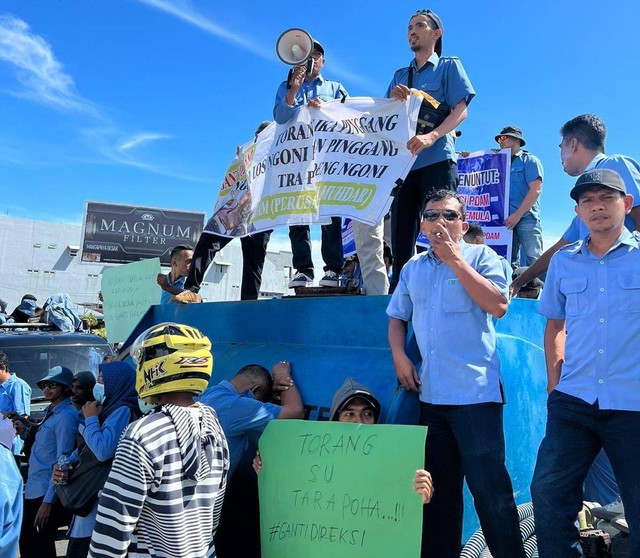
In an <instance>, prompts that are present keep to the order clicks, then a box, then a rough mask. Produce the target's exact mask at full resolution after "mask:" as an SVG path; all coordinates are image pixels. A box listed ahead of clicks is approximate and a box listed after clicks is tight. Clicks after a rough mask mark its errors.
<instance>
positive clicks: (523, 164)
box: [509, 149, 544, 219]
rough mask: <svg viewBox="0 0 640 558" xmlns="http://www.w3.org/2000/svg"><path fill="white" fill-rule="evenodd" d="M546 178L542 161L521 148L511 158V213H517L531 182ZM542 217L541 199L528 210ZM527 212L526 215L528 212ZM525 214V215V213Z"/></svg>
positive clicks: (537, 216)
mask: <svg viewBox="0 0 640 558" xmlns="http://www.w3.org/2000/svg"><path fill="white" fill-rule="evenodd" d="M538 178H539V179H540V180H544V170H543V168H542V163H541V162H540V159H538V158H537V157H536V156H535V155H532V154H531V153H529V152H528V151H524V150H523V149H521V150H520V151H518V152H517V153H516V154H515V157H512V158H511V173H510V178H509V213H515V212H516V211H518V208H519V207H520V206H521V205H522V202H523V201H524V198H525V197H526V196H527V194H528V193H529V190H530V188H529V184H531V183H532V182H533V181H534V180H536V179H538ZM527 213H530V214H531V215H533V216H534V217H535V218H536V219H540V199H537V200H536V203H534V204H533V206H532V207H531V209H530V210H529V211H527ZM527 213H525V215H526V214H527ZM523 216H524V215H523Z"/></svg>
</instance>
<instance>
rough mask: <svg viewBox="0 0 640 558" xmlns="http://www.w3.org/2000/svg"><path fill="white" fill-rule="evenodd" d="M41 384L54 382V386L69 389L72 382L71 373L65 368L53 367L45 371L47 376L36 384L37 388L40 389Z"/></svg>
mask: <svg viewBox="0 0 640 558" xmlns="http://www.w3.org/2000/svg"><path fill="white" fill-rule="evenodd" d="M43 382H55V383H56V384H62V385H63V386H66V387H68V388H70V387H71V382H73V372H71V370H69V369H68V368H67V367H66V366H54V367H53V368H50V369H49V370H48V371H47V375H46V376H45V377H44V378H42V380H40V381H39V382H38V387H39V388H40V389H42V386H41V385H40V384H42V383H43Z"/></svg>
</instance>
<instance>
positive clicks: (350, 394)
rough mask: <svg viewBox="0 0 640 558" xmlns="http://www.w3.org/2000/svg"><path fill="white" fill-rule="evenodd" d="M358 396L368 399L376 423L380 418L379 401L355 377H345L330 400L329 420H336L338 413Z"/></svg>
mask: <svg viewBox="0 0 640 558" xmlns="http://www.w3.org/2000/svg"><path fill="white" fill-rule="evenodd" d="M355 398H360V399H364V400H365V401H368V402H369V403H370V404H371V406H372V407H373V414H374V416H375V419H376V423H377V422H378V420H379V419H380V402H379V401H378V400H377V399H376V398H375V396H374V395H373V393H372V392H371V390H370V389H369V388H368V387H367V386H365V385H363V384H361V383H360V382H358V380H356V379H355V378H347V379H346V380H345V381H344V384H342V387H341V388H340V389H339V390H338V391H336V394H335V395H334V396H333V401H332V402H331V410H330V411H329V420H338V414H339V413H340V411H341V410H342V409H343V408H344V406H345V405H346V404H347V403H349V401H351V400H352V399H355Z"/></svg>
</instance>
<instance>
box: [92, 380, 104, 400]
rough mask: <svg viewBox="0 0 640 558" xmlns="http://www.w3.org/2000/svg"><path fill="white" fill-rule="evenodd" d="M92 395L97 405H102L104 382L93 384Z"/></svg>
mask: <svg viewBox="0 0 640 558" xmlns="http://www.w3.org/2000/svg"><path fill="white" fill-rule="evenodd" d="M93 397H94V399H95V400H96V402H97V403H98V405H102V404H103V403H104V399H105V397H104V384H96V385H95V386H93Z"/></svg>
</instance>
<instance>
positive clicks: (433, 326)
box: [387, 190, 525, 558]
mask: <svg viewBox="0 0 640 558" xmlns="http://www.w3.org/2000/svg"><path fill="white" fill-rule="evenodd" d="M465 210H466V208H465V205H464V202H463V201H462V198H460V196H458V195H457V194H456V193H455V192H452V191H450V190H438V191H436V192H434V193H432V194H431V195H430V196H429V197H428V198H427V203H426V207H425V210H424V212H423V214H422V222H421V225H420V230H421V231H422V233H423V234H424V235H425V236H426V237H427V238H428V239H429V243H430V247H429V248H428V249H427V250H426V251H425V252H423V253H421V254H418V255H416V256H414V257H413V258H412V259H411V260H409V262H408V263H407V264H406V265H405V266H404V268H403V269H402V273H401V274H400V279H399V282H398V286H397V288H396V290H395V292H394V293H393V297H392V298H391V302H390V303H389V306H388V308H387V314H388V315H389V316H390V318H391V319H390V322H389V344H390V346H391V352H392V355H393V362H394V367H395V370H396V374H397V376H398V381H399V382H400V383H401V384H402V386H403V387H404V388H405V389H406V390H412V391H415V392H417V393H418V394H419V397H420V423H421V424H423V425H425V426H428V427H429V432H428V435H427V443H426V451H425V469H427V470H428V471H430V472H431V475H432V478H433V484H434V486H437V487H438V490H436V491H435V492H434V495H433V499H432V501H431V504H430V505H429V506H426V507H425V510H424V524H423V548H422V557H423V558H425V557H426V558H454V557H456V558H457V557H458V556H459V555H460V543H461V539H462V510H463V498H462V486H463V479H464V478H465V477H466V480H467V484H468V486H469V489H470V491H471V494H472V495H473V499H474V502H475V506H476V511H477V512H478V517H479V519H480V525H481V526H482V530H483V532H484V535H485V538H486V540H487V543H488V545H489V549H490V551H491V554H492V556H494V558H524V556H525V554H524V549H523V546H522V540H521V536H520V528H519V525H518V513H517V510H516V505H515V502H514V499H513V488H512V485H511V479H510V478H509V473H508V472H507V469H506V467H505V463H504V459H505V448H504V435H503V424H502V405H503V403H504V399H503V396H502V385H501V380H500V360H499V359H498V353H497V349H496V332H495V328H494V325H493V319H492V317H496V318H500V317H502V316H503V315H504V314H505V312H506V311H507V294H508V291H507V287H508V285H507V280H506V279H505V276H504V272H503V270H502V265H501V263H500V259H499V258H498V256H497V254H496V253H495V252H494V251H493V250H492V249H491V248H489V247H488V246H486V245H484V244H479V245H475V244H467V243H465V242H464V241H463V240H462V237H463V235H464V233H465V232H467V230H468V228H469V225H468V223H467V222H466V221H465ZM409 322H412V325H413V330H414V332H415V336H416V341H417V343H418V347H419V349H420V354H421V355H422V364H421V366H420V370H419V372H418V371H416V369H415V367H414V365H413V362H412V361H411V360H410V359H409V357H408V356H407V354H406V352H405V343H406V339H407V329H408V324H409Z"/></svg>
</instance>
